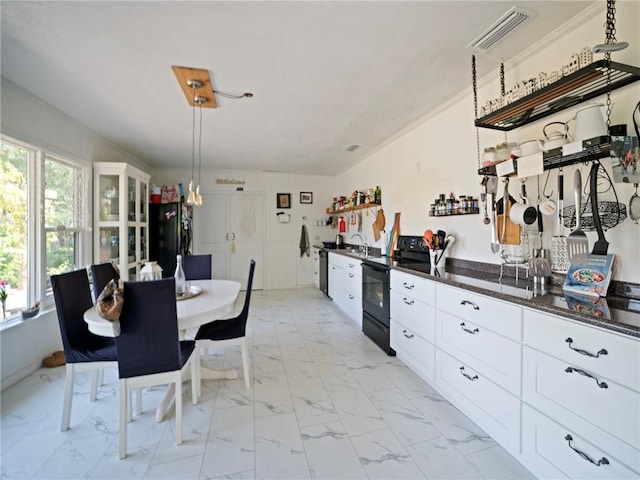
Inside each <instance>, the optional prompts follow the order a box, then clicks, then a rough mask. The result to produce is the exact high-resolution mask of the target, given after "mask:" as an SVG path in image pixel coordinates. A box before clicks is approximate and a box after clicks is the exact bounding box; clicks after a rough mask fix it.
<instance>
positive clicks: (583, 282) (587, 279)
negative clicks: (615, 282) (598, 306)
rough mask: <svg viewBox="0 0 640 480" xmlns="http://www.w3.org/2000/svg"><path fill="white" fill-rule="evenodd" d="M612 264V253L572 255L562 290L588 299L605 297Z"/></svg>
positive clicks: (613, 258) (613, 256)
mask: <svg viewBox="0 0 640 480" xmlns="http://www.w3.org/2000/svg"><path fill="white" fill-rule="evenodd" d="M614 263H615V255H614V254H612V253H609V254H607V255H594V254H591V253H584V254H579V255H574V256H573V258H572V259H571V264H570V265H569V269H568V270H567V276H566V278H565V280H564V285H563V286H562V290H564V291H565V292H569V293H573V294H578V295H584V296H588V297H606V296H607V289H608V288H609V283H610V282H611V276H612V274H613V268H614Z"/></svg>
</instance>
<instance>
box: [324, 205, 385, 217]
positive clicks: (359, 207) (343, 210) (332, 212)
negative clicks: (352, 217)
mask: <svg viewBox="0 0 640 480" xmlns="http://www.w3.org/2000/svg"><path fill="white" fill-rule="evenodd" d="M381 206H382V205H380V204H378V203H363V204H362V205H354V206H352V207H344V208H341V209H339V210H331V209H330V208H327V214H328V215H340V214H341V213H346V212H353V211H355V210H363V209H365V208H377V207H381Z"/></svg>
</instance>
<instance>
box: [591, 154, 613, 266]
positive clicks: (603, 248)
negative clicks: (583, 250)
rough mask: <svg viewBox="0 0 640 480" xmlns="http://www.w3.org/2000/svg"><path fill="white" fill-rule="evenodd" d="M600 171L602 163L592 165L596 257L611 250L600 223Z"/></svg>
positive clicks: (593, 251)
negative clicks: (596, 236)
mask: <svg viewBox="0 0 640 480" xmlns="http://www.w3.org/2000/svg"><path fill="white" fill-rule="evenodd" d="M599 169H600V162H593V165H591V182H590V188H591V211H592V212H593V224H594V225H595V227H596V231H597V232H598V240H596V243H594V244H593V250H592V251H591V253H593V254H594V255H606V254H607V250H609V242H607V240H606V239H605V238H604V231H603V230H602V222H601V221H600V213H599V212H598V170H599Z"/></svg>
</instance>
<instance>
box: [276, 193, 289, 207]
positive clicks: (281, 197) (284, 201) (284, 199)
mask: <svg viewBox="0 0 640 480" xmlns="http://www.w3.org/2000/svg"><path fill="white" fill-rule="evenodd" d="M276 195H277V196H276V199H277V201H276V205H277V207H276V208H291V194H290V193H278V194H276Z"/></svg>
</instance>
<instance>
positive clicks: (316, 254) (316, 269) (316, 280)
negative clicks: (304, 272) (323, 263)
mask: <svg viewBox="0 0 640 480" xmlns="http://www.w3.org/2000/svg"><path fill="white" fill-rule="evenodd" d="M312 250H313V253H312V254H313V284H314V285H315V286H316V288H320V249H319V248H315V247H314V248H313V249H312Z"/></svg>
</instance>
